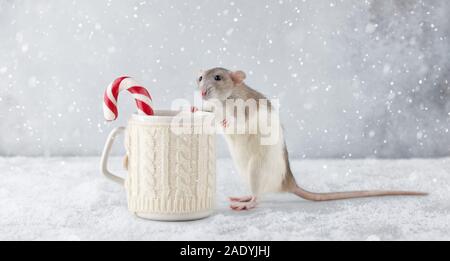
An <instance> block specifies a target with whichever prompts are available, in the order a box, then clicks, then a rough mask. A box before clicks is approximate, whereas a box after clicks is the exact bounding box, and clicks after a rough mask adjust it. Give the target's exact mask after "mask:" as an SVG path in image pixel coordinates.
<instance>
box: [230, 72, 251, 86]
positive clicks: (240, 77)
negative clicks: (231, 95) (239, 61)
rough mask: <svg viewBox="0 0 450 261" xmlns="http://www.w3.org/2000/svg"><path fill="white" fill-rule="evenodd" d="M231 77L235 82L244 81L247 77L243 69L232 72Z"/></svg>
mask: <svg viewBox="0 0 450 261" xmlns="http://www.w3.org/2000/svg"><path fill="white" fill-rule="evenodd" d="M230 76H231V79H232V80H233V82H234V84H239V83H242V82H243V81H244V80H245V78H246V77H247V76H246V75H245V72H243V71H235V72H231V73H230Z"/></svg>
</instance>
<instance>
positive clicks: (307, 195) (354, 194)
mask: <svg viewBox="0 0 450 261" xmlns="http://www.w3.org/2000/svg"><path fill="white" fill-rule="evenodd" d="M291 192H292V193H294V194H295V195H297V196H299V197H301V198H303V199H307V200H312V201H328V200H339V199H350V198H366V197H382V196H426V195H428V193H425V192H415V191H389V190H387V191H386V190H368V191H346V192H331V193H315V192H310V191H307V190H304V189H302V188H301V187H299V186H298V185H297V186H295V187H294V188H293V189H292V191H291Z"/></svg>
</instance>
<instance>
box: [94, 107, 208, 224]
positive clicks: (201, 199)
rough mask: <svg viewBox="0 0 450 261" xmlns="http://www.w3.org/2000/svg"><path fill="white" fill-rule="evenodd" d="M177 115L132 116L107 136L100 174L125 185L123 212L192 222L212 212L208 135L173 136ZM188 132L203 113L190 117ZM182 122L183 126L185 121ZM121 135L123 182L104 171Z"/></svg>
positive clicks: (145, 216)
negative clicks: (125, 165)
mask: <svg viewBox="0 0 450 261" xmlns="http://www.w3.org/2000/svg"><path fill="white" fill-rule="evenodd" d="M178 113H179V112H177V111H155V115H154V116H142V115H137V114H135V115H133V116H132V117H131V119H130V120H129V122H128V126H127V127H126V128H125V127H120V128H116V129H115V130H113V131H112V132H111V134H110V135H109V137H108V140H107V142H106V145H105V149H104V151H103V154H102V158H101V172H102V173H103V174H104V175H105V176H106V177H108V178H109V179H111V180H112V181H115V182H117V183H119V184H123V185H125V188H126V192H127V198H128V209H129V210H130V211H131V212H133V213H135V214H136V215H137V216H139V217H142V218H147V219H154V220H167V221H177V220H180V221H181V220H194V219H200V218H204V217H207V216H209V215H211V214H212V213H213V209H214V205H215V186H216V182H215V179H216V173H215V172H216V153H215V146H216V145H215V136H214V134H213V133H209V134H208V133H199V134H196V133H194V131H192V132H193V133H188V134H178V133H175V132H174V131H173V130H172V127H173V120H174V117H176V115H179V114H178ZM190 115H191V116H190V117H192V119H193V120H192V122H189V123H188V125H187V127H188V129H189V128H190V129H191V130H193V129H194V128H196V127H198V124H203V123H204V121H203V120H204V119H206V118H207V116H208V117H211V115H212V114H210V113H207V112H196V113H194V114H190ZM184 124H186V122H184ZM124 131H125V133H126V134H125V146H126V150H127V156H128V175H127V177H126V179H122V178H121V177H119V176H117V175H114V174H113V173H111V172H110V171H109V170H108V168H107V162H108V156H109V153H110V150H111V147H112V145H113V142H114V139H115V138H116V137H117V136H118V135H119V134H121V133H123V132H124Z"/></svg>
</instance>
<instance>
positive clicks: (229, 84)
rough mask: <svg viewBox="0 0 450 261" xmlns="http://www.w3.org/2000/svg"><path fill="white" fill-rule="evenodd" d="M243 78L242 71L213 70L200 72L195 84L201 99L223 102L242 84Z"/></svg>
mask: <svg viewBox="0 0 450 261" xmlns="http://www.w3.org/2000/svg"><path fill="white" fill-rule="evenodd" d="M245 77H246V76H245V73H244V72H242V71H235V72H232V71H229V70H227V69H224V68H213V69H210V70H207V71H202V72H201V73H200V75H199V76H198V78H197V84H198V87H199V89H200V91H201V93H202V96H203V99H205V100H208V99H218V100H221V101H224V100H226V99H228V97H230V96H231V94H232V93H233V90H234V88H238V87H239V85H241V84H242V83H243V82H244V80H245Z"/></svg>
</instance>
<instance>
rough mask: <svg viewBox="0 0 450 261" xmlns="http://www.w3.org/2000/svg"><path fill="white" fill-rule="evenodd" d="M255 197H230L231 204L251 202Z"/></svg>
mask: <svg viewBox="0 0 450 261" xmlns="http://www.w3.org/2000/svg"><path fill="white" fill-rule="evenodd" d="M253 198H254V197H253V196H243V197H230V198H229V200H230V201H231V202H249V201H251V200H252V199H253Z"/></svg>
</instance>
